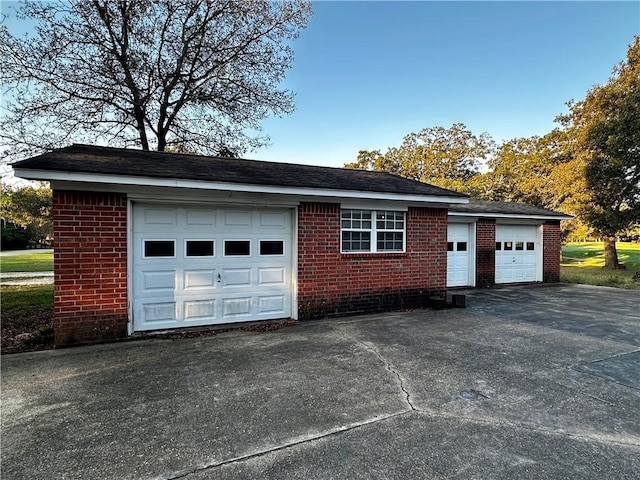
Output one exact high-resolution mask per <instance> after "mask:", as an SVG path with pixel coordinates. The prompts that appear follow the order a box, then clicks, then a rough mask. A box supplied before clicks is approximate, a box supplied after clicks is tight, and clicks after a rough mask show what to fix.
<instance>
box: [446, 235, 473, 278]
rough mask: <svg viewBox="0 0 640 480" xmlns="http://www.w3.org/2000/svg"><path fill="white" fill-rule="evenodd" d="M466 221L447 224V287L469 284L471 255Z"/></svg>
mask: <svg viewBox="0 0 640 480" xmlns="http://www.w3.org/2000/svg"><path fill="white" fill-rule="evenodd" d="M470 250H471V242H470V226H469V224H468V223H450V224H449V225H447V287H464V286H468V285H471V284H472V283H473V282H472V281H471V280H470V274H469V272H470V269H471V257H470V255H471V254H472V253H473V252H470Z"/></svg>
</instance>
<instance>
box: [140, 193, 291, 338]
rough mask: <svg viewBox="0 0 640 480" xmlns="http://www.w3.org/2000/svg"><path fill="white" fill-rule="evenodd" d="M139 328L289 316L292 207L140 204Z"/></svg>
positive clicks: (162, 327) (147, 328)
mask: <svg viewBox="0 0 640 480" xmlns="http://www.w3.org/2000/svg"><path fill="white" fill-rule="evenodd" d="M132 243H133V245H132V246H133V262H132V269H133V271H132V278H133V290H132V297H133V329H134V330H135V331H140V330H157V329H166V328H176V327H187V326H198V325H210V324H217V323H231V322H245V321H252V320H266V319H276V318H286V317H290V316H291V305H292V282H291V271H292V270H291V260H292V252H291V245H292V213H291V211H290V210H286V209H282V210H279V209H258V208H252V209H233V208H201V207H196V206H194V207H191V206H180V207H174V206H165V205H154V204H138V203H136V204H134V206H133V241H132Z"/></svg>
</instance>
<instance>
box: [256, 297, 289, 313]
mask: <svg viewBox="0 0 640 480" xmlns="http://www.w3.org/2000/svg"><path fill="white" fill-rule="evenodd" d="M285 305H286V299H285V296H284V295H262V296H259V297H258V305H257V306H258V312H257V313H258V314H271V313H284V312H285Z"/></svg>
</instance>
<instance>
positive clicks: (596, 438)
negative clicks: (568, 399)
mask: <svg viewBox="0 0 640 480" xmlns="http://www.w3.org/2000/svg"><path fill="white" fill-rule="evenodd" d="M418 413H420V414H422V415H428V416H430V417H434V418H447V419H451V420H463V421H466V422H469V423H475V424H479V425H486V426H490V427H509V428H514V429H519V430H527V431H530V432H535V433H542V434H546V435H554V436H558V437H569V438H576V439H579V440H583V441H590V442H598V443H604V444H611V445H623V446H626V447H629V446H631V447H640V439H637V440H634V439H636V438H637V437H632V438H631V439H629V440H627V439H622V438H620V439H618V438H615V437H613V436H612V435H608V434H598V435H587V434H580V433H576V432H568V431H564V430H557V429H553V428H548V427H542V426H535V425H527V424H526V423H522V422H510V421H507V420H492V419H486V418H477V417H470V416H468V415H460V414H458V413H456V414H453V413H446V412H435V411H433V410H420V411H419V412H418ZM618 437H619V436H618Z"/></svg>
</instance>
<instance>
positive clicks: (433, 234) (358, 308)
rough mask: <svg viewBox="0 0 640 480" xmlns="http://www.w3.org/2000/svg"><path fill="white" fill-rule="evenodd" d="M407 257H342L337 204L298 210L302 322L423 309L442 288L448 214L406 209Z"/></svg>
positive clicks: (299, 289)
mask: <svg viewBox="0 0 640 480" xmlns="http://www.w3.org/2000/svg"><path fill="white" fill-rule="evenodd" d="M406 225H407V230H406V236H407V238H406V252H405V253H382V254H380V253H369V254H341V253H340V205H339V204H330V203H302V204H301V205H300V207H299V209H298V304H299V316H300V318H301V319H308V318H320V317H326V316H337V315H344V314H352V313H367V312H378V311H387V310H393V309H399V308H415V307H420V306H424V305H425V303H426V301H427V299H428V297H429V295H433V294H441V293H443V292H444V291H445V288H446V277H447V274H446V270H447V253H446V241H447V240H446V239H447V212H446V210H444V209H429V208H410V209H409V211H408V212H407V219H406Z"/></svg>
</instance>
